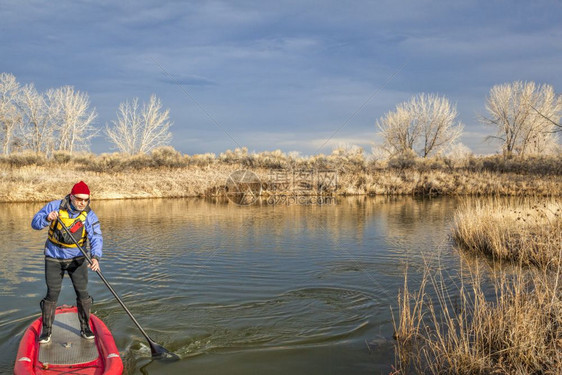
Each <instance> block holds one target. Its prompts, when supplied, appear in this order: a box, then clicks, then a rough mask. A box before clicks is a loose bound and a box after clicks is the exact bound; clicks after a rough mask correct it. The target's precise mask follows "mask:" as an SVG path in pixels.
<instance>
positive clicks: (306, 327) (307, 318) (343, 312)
mask: <svg viewBox="0 0 562 375" xmlns="http://www.w3.org/2000/svg"><path fill="white" fill-rule="evenodd" d="M185 302H186V301H185V300H182V298H181V297H169V298H167V299H162V298H160V299H158V300H154V301H145V302H144V304H143V308H142V312H143V315H144V316H145V317H146V316H151V317H152V323H153V325H154V326H158V327H159V331H158V332H157V333H155V334H154V336H152V335H151V336H152V338H153V339H154V340H155V341H157V342H159V343H161V344H163V345H164V346H165V347H166V348H167V349H169V350H171V351H173V352H175V353H176V354H178V355H180V356H181V357H188V356H195V355H199V354H202V353H208V352H210V351H220V350H226V349H240V348H244V349H259V350H262V349H268V348H276V347H298V346H321V345H326V344H330V343H334V342H338V341H340V340H345V339H347V338H349V337H352V336H354V335H360V334H361V333H362V332H363V330H364V329H366V327H367V326H368V325H369V317H370V316H372V313H373V309H374V305H375V302H374V300H373V298H372V296H370V295H368V294H366V293H363V292H360V291H355V290H351V289H344V288H331V287H321V288H302V289H295V290H290V291H287V292H285V293H282V294H280V295H277V296H275V297H273V298H270V299H262V300H254V301H247V302H244V303H234V304H219V303H191V304H186V303H185ZM163 304H164V305H166V308H165V309H163V308H162V305H163ZM158 340H162V342H161V341H158ZM128 346H129V347H130V348H131V350H135V351H136V350H137V349H138V350H139V353H138V354H139V355H142V353H143V352H142V348H138V347H137V345H136V344H133V343H129V345H128ZM134 348H136V349H134Z"/></svg>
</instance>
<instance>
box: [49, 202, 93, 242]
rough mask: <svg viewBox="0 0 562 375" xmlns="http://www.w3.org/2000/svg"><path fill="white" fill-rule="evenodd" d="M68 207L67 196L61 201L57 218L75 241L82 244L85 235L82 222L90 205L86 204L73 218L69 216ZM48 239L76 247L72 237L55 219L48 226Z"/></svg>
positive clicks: (84, 240)
mask: <svg viewBox="0 0 562 375" xmlns="http://www.w3.org/2000/svg"><path fill="white" fill-rule="evenodd" d="M69 209H70V197H69V196H67V197H65V198H64V199H63V200H62V202H61V205H60V208H59V218H60V220H61V221H62V222H63V224H64V226H65V227H66V228H67V229H68V231H69V232H70V234H71V235H72V237H73V238H74V239H75V240H76V242H78V244H79V245H80V246H84V244H85V242H86V237H87V233H86V227H85V226H84V224H85V223H86V217H87V216H88V212H90V206H89V205H88V206H86V208H85V209H84V211H82V212H80V214H79V215H78V216H77V217H75V218H71V217H70V213H69V212H68V211H69ZM49 241H51V242H52V243H54V244H56V245H59V246H62V247H73V248H75V247H76V244H75V243H74V241H73V240H72V238H70V237H69V236H68V234H67V233H66V231H65V230H64V229H63V228H62V227H61V225H60V223H59V222H58V221H57V220H53V221H52V222H51V225H50V227H49Z"/></svg>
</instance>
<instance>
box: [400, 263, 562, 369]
mask: <svg viewBox="0 0 562 375" xmlns="http://www.w3.org/2000/svg"><path fill="white" fill-rule="evenodd" d="M559 278H560V270H558V271H557V272H556V273H554V274H553V273H548V272H528V271H524V270H523V268H518V270H517V271H516V272H515V273H508V272H507V271H495V274H493V275H492V279H491V284H492V285H493V289H492V291H491V292H486V291H487V290H489V289H488V288H487V286H488V285H489V284H490V282H489V281H486V279H485V278H484V276H483V275H482V272H481V270H474V269H472V270H470V271H469V272H468V275H466V274H465V275H464V277H461V281H460V285H456V286H455V287H453V288H451V285H455V283H459V281H458V280H452V279H448V278H447V277H444V276H443V274H442V273H441V272H437V274H436V275H435V274H434V273H433V272H432V270H431V269H430V268H429V267H427V268H426V272H425V275H424V278H423V282H422V284H421V287H420V288H419V290H418V291H417V292H416V293H415V294H412V293H411V292H410V291H409V290H408V285H407V282H405V285H404V290H403V292H402V293H401V294H400V295H399V314H398V322H395V338H396V344H395V346H396V352H395V353H396V363H395V368H396V371H395V374H409V373H413V374H514V375H524V374H561V373H562V300H561V298H560V297H561V294H560V291H559Z"/></svg>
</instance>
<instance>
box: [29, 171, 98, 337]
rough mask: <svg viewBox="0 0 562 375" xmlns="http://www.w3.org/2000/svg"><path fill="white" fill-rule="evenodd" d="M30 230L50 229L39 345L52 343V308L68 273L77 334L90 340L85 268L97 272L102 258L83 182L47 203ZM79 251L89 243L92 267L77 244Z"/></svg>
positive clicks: (92, 334) (88, 192)
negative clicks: (45, 291) (74, 293)
mask: <svg viewBox="0 0 562 375" xmlns="http://www.w3.org/2000/svg"><path fill="white" fill-rule="evenodd" d="M57 218H60V220H61V221H62V222H63V224H64V225H65V226H66V227H67V228H68V229H69V231H70V233H71V235H72V237H73V238H74V240H73V238H70V237H69V235H68V234H67V233H66V231H64V229H63V228H62V227H61V226H60V223H58V221H57ZM31 227H32V228H33V229H37V230H41V229H43V228H46V227H49V235H48V238H47V242H46V243H45V281H46V283H47V295H46V296H45V298H43V299H42V300H41V303H40V305H41V311H42V316H43V330H42V331H41V336H39V342H40V343H41V344H46V343H48V342H50V341H51V332H52V325H53V321H54V319H55V309H56V307H57V300H58V297H59V294H60V291H61V286H62V279H63V277H64V273H65V272H67V273H68V276H70V279H71V280H72V285H73V286H74V291H75V292H76V306H77V307H78V319H79V320H80V335H81V336H82V337H83V338H85V339H88V340H91V339H93V338H94V337H95V336H94V333H93V332H92V330H91V329H90V325H89V320H90V308H91V306H92V298H91V297H90V295H89V294H88V290H87V288H88V268H87V267H89V268H91V269H92V270H93V271H98V270H99V269H100V266H99V259H100V258H101V256H102V246H103V238H102V235H101V229H100V223H99V221H98V217H97V216H96V214H95V213H94V211H92V209H91V208H90V189H89V188H88V185H86V184H85V183H84V182H83V181H80V182H78V183H77V184H75V185H74V186H73V187H72V190H71V191H70V194H69V195H67V196H66V197H64V198H63V199H62V200H56V201H52V202H49V203H47V204H46V205H45V206H44V207H43V208H42V209H41V210H39V212H37V213H36V214H35V216H34V217H33V220H32V221H31ZM75 242H78V244H79V245H80V246H82V248H84V247H85V245H86V242H89V243H90V254H91V257H92V264H91V265H88V261H87V260H86V258H85V257H84V256H83V255H82V253H81V252H80V250H79V249H78V247H77V246H76V243H75Z"/></svg>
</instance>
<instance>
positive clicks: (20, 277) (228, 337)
mask: <svg viewBox="0 0 562 375" xmlns="http://www.w3.org/2000/svg"><path fill="white" fill-rule="evenodd" d="M456 205H457V202H456V201H455V200H454V199H436V200H418V199H413V198H410V197H406V198H381V197H377V198H367V197H354V198H339V199H338V200H337V204H335V205H323V206H318V205H310V206H297V205H294V206H285V205H282V206H272V205H267V204H266V203H265V202H263V203H260V204H256V205H253V206H249V207H240V206H237V205H235V204H233V203H232V202H229V201H226V200H220V199H219V200H217V199H215V200H203V199H166V200H127V201H99V202H94V203H93V208H94V210H95V211H96V213H97V215H98V216H99V218H100V221H101V224H102V230H103V234H104V257H103V259H102V263H101V265H102V270H103V272H104V275H105V276H106V278H107V279H108V280H109V281H110V282H111V283H112V285H113V286H114V288H115V289H116V290H117V291H118V293H119V294H120V295H121V297H122V299H123V300H124V302H125V303H126V305H127V306H128V307H129V309H130V310H131V311H132V312H133V313H134V314H135V315H136V316H137V318H138V320H139V321H140V323H141V324H142V325H143V327H144V328H145V329H146V330H147V331H148V333H149V334H150V335H151V337H152V338H153V339H154V340H155V341H157V342H158V343H160V344H162V345H164V346H165V347H166V348H167V349H169V350H172V351H174V352H176V353H177V354H179V355H180V356H181V357H182V358H184V359H183V360H181V361H179V362H176V363H173V364H161V363H156V362H153V363H150V361H149V358H148V357H149V356H150V351H149V349H148V348H147V347H146V344H145V343H144V341H143V337H142V336H141V334H140V333H139V332H138V331H137V329H136V327H135V326H134V325H133V324H132V323H131V322H130V321H129V318H128V317H127V315H126V314H125V313H124V312H122V310H121V308H120V307H119V306H118V305H117V303H116V302H115V301H114V300H113V297H112V296H111V294H110V293H109V291H107V290H106V288H105V286H104V285H103V284H102V283H101V282H100V281H99V280H97V277H96V276H95V275H94V274H93V273H91V274H90V278H91V281H90V293H91V294H92V295H93V296H94V298H95V301H96V302H95V306H94V310H95V313H96V314H97V315H98V316H99V317H101V318H102V319H103V320H104V321H105V322H106V323H107V324H108V326H109V327H110V328H111V330H112V332H113V334H114V336H115V339H116V342H117V345H118V347H119V349H120V351H121V353H122V354H123V355H124V356H125V358H126V361H127V362H126V364H127V366H128V367H129V373H140V372H143V373H151V374H159V373H168V374H183V373H186V372H188V371H189V372H207V373H208V372H214V373H225V372H228V373H241V374H242V373H248V372H250V371H253V372H256V373H260V372H265V371H267V372H269V373H272V372H273V373H286V372H287V371H292V372H295V373H302V374H310V373H326V372H328V373H346V374H354V373H356V374H363V373H365V374H373V373H379V372H383V373H388V372H389V370H390V365H391V364H392V363H393V355H392V341H391V340H390V338H391V336H392V318H391V314H390V307H391V306H395V305H396V295H397V293H398V290H399V288H400V287H401V285H402V283H403V275H404V271H405V269H406V266H408V267H410V271H409V273H410V278H411V279H412V280H416V277H419V274H417V273H416V272H417V271H416V270H417V269H418V268H419V267H421V266H422V265H423V263H424V262H427V261H436V259H437V256H438V254H440V257H439V262H442V263H443V264H446V265H452V264H454V260H455V256H454V255H453V253H452V252H451V251H449V250H450V244H449V240H448V232H449V225H450V222H451V217H452V213H453V211H454V208H455V207H456ZM41 207H42V204H0V226H1V227H2V228H3V229H2V231H1V232H0V243H1V245H0V246H1V250H0V262H1V263H0V303H1V306H2V309H1V310H0V337H1V339H0V340H1V341H0V350H1V353H2V354H0V373H3V372H10V371H11V368H12V365H13V360H14V357H15V353H16V350H17V345H18V341H19V339H20V337H21V335H22V333H23V331H24V329H25V327H26V326H27V325H29V323H30V322H31V321H32V320H33V319H34V318H35V317H37V316H38V312H39V307H38V302H39V300H40V299H41V298H42V296H43V294H44V293H45V286H44V281H43V267H44V264H43V258H42V255H41V254H42V253H41V250H42V249H41V247H42V244H43V243H44V241H45V236H46V231H41V232H40V231H33V230H32V229H31V227H30V221H31V217H32V216H33V214H34V213H35V212H36V211H37V210H39V209H40V208H41ZM74 298H75V297H74V292H73V290H72V287H71V284H70V282H69V281H68V280H65V285H64V287H63V292H62V293H61V297H60V300H59V303H60V304H62V303H67V304H73V303H74ZM366 343H371V344H369V345H367V344H366ZM372 343H376V345H374V344H372ZM373 345H374V346H373ZM374 347H376V349H373V348H374ZM201 354H206V355H205V356H202V355H201Z"/></svg>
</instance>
